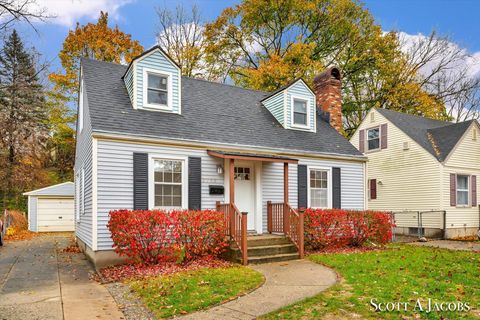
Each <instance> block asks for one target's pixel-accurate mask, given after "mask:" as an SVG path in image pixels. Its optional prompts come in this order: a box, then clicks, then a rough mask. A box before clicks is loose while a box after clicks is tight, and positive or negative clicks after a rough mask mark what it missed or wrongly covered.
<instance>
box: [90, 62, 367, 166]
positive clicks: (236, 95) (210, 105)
mask: <svg viewBox="0 0 480 320" xmlns="http://www.w3.org/2000/svg"><path fill="white" fill-rule="evenodd" d="M82 66H83V76H84V85H85V91H86V93H87V99H88V106H89V110H90V117H91V121H92V129H93V131H94V132H109V133H118V134H127V135H135V136H144V137H155V138H165V139H175V140H190V141H202V142H210V143H221V144H228V145H230V146H235V145H239V146H252V147H262V148H269V149H288V150H291V151H299V152H312V153H326V154H340V155H345V156H358V157H362V154H361V153H360V152H359V151H358V150H357V149H356V148H355V147H354V146H353V145H352V144H350V142H349V141H348V140H346V139H345V138H343V137H342V136H341V135H340V134H339V133H337V131H336V130H335V129H333V128H332V127H331V126H330V125H329V124H328V123H326V122H324V121H322V120H321V119H320V117H319V116H317V132H316V133H313V132H305V131H298V130H287V129H284V128H283V127H282V126H281V125H280V124H279V123H278V122H277V120H276V119H275V118H274V117H273V116H272V115H271V114H270V112H269V111H268V110H267V109H266V108H265V107H264V106H263V105H262V104H261V103H260V101H261V100H262V99H263V98H264V97H265V96H267V95H268V93H267V92H261V91H255V90H248V89H243V88H240V87H235V86H230V85H225V84H220V83H215V82H209V81H205V80H198V79H192V78H188V77H182V114H181V115H178V114H169V113H165V112H152V111H146V110H135V109H133V108H132V104H131V102H130V99H129V96H128V93H127V90H126V88H125V84H124V82H123V80H122V76H123V74H124V73H125V70H126V66H123V65H117V64H112V63H107V62H100V61H94V60H89V59H82Z"/></svg>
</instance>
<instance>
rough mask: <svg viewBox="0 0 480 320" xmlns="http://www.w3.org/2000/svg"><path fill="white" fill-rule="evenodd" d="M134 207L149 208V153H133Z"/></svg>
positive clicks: (136, 208) (137, 208)
mask: <svg viewBox="0 0 480 320" xmlns="http://www.w3.org/2000/svg"><path fill="white" fill-rule="evenodd" d="M133 209H135V210H148V153H134V154H133Z"/></svg>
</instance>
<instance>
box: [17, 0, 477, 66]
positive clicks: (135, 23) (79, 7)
mask: <svg viewBox="0 0 480 320" xmlns="http://www.w3.org/2000/svg"><path fill="white" fill-rule="evenodd" d="M38 2H39V3H40V4H41V5H42V6H45V7H46V8H47V9H48V10H50V12H53V13H55V14H56V15H57V18H56V19H54V20H51V21H49V22H48V23H41V24H38V25H37V27H38V30H39V34H36V33H35V32H34V31H32V30H31V28H29V27H27V26H18V28H19V31H20V32H21V34H22V36H23V38H24V39H25V41H26V42H27V43H28V45H29V46H35V47H36V48H37V50H38V51H39V52H40V53H41V54H42V55H43V59H45V60H47V61H50V62H51V63H52V69H56V68H58V67H59V61H58V58H57V55H58V52H59V50H60V49H61V46H62V41H63V39H64V38H65V36H66V35H67V33H68V30H69V29H72V28H74V26H75V22H76V21H79V22H80V23H82V24H83V23H87V22H90V21H91V22H94V21H96V19H97V17H98V12H99V10H106V11H108V12H109V13H110V15H111V17H112V21H114V22H115V23H117V24H118V25H119V27H120V29H121V30H123V31H124V32H127V33H130V34H132V36H133V38H134V39H137V40H139V41H140V43H141V44H142V45H143V46H144V47H146V48H147V47H150V46H151V45H153V44H154V38H155V28H156V20H157V17H156V13H155V10H154V8H155V7H159V6H160V7H161V6H167V7H169V8H172V9H173V8H174V7H175V6H176V5H177V4H178V3H182V4H184V6H185V7H186V8H189V7H190V6H191V5H192V4H194V3H196V4H197V5H198V7H199V8H200V12H201V14H202V17H203V18H204V19H205V20H212V19H214V18H215V17H216V16H218V15H219V14H220V12H221V11H222V10H223V9H224V8H226V7H228V6H231V5H234V4H235V3H237V2H239V1H234V0H231V1H222V0H180V1H173V0H160V1H158V0H157V1H154V0H136V1H135V0H38ZM364 3H365V7H366V8H367V9H368V10H370V12H371V13H372V15H373V16H374V18H375V20H376V21H377V23H379V24H380V25H381V26H382V28H383V29H384V30H387V31H388V30H392V29H393V30H398V31H404V32H406V33H408V34H418V33H422V34H428V33H430V32H431V31H432V30H433V29H435V30H437V31H438V32H439V33H440V34H447V35H449V36H451V38H452V39H453V40H454V41H455V42H457V43H458V44H459V45H460V46H461V47H465V48H466V49H467V50H468V51H469V52H471V53H474V52H477V51H480V37H479V36H478V32H479V30H480V19H479V18H478V13H479V12H480V1H476V0H455V1H453V0H451V1H447V0H417V1H414V0H366V1H364Z"/></svg>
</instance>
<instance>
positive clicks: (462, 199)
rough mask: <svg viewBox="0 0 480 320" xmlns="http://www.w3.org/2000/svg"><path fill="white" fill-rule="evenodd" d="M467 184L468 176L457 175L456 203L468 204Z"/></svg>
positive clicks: (468, 192)
mask: <svg viewBox="0 0 480 320" xmlns="http://www.w3.org/2000/svg"><path fill="white" fill-rule="evenodd" d="M469 184H470V177H469V176H462V175H457V205H460V206H468V204H469V199H468V195H469V194H470V190H469Z"/></svg>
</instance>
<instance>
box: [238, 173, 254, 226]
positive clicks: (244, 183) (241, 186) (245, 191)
mask: <svg viewBox="0 0 480 320" xmlns="http://www.w3.org/2000/svg"><path fill="white" fill-rule="evenodd" d="M234 177H235V205H236V206H237V208H238V210H240V212H248V215H247V221H248V230H254V229H255V180H254V178H255V176H254V167H253V165H252V164H238V165H236V166H235V175H234Z"/></svg>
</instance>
